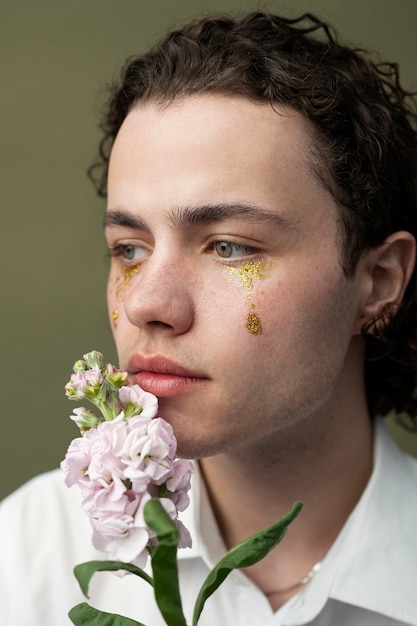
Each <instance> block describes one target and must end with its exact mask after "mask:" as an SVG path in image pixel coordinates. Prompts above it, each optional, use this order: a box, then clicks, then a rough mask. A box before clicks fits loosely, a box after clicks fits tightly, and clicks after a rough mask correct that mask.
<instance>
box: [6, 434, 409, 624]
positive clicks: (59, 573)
mask: <svg viewBox="0 0 417 626" xmlns="http://www.w3.org/2000/svg"><path fill="white" fill-rule="evenodd" d="M374 459H375V462H374V471H373V474H372V477H371V479H370V481H369V483H368V485H367V488H366V489H365V491H364V493H363V495H362V497H361V499H360V501H359V503H358V504H357V506H356V508H355V510H354V511H353V513H352V514H351V516H350V518H349V519H348V521H347V523H346V524H345V526H344V528H343V530H342V532H341V533H340V535H339V537H338V538H337V540H336V542H335V543H334V545H333V547H332V548H331V550H330V551H329V553H328V554H327V556H326V557H325V559H324V561H323V563H322V566H321V569H320V570H319V571H318V573H317V574H316V576H315V577H314V579H313V580H312V581H311V582H310V583H309V584H308V585H307V586H306V587H305V588H304V589H303V590H302V591H301V592H300V593H299V594H298V595H296V596H295V597H293V598H292V599H291V600H290V601H289V602H288V603H287V604H285V605H284V606H283V607H282V608H281V609H280V610H278V611H277V612H276V613H273V611H272V610H271V608H270V605H269V603H268V601H267V600H266V598H265V596H264V595H263V594H262V593H261V592H260V591H259V590H258V589H257V588H256V587H255V586H254V585H253V584H252V583H251V582H250V581H249V580H248V579H247V578H246V577H245V576H244V575H243V574H242V573H241V572H233V573H232V574H231V575H230V576H229V577H228V578H227V579H226V581H225V582H224V583H223V585H222V586H221V587H220V589H219V590H217V591H216V592H215V594H214V595H213V596H212V597H211V598H209V599H208V601H207V603H206V606H205V608H204V610H203V613H202V616H201V618H200V621H199V626H214V625H215V626H261V625H262V626H300V625H302V624H309V625H311V626H394V625H397V626H400V625H404V624H408V625H411V626H417V460H416V459H413V458H411V457H409V456H407V455H406V454H404V453H403V452H401V451H400V450H399V449H398V448H397V446H396V444H395V443H394V442H393V441H392V440H391V439H390V436H389V435H388V433H387V432H386V429H385V427H384V426H383V425H382V423H381V424H380V423H378V425H377V428H376V437H375V454H374ZM191 493H192V503H191V505H190V507H189V509H188V510H187V511H186V512H185V514H184V515H183V520H184V523H185V524H186V526H187V527H188V528H189V530H190V531H191V534H192V537H193V548H191V549H186V550H180V551H179V570H180V581H181V590H182V598H183V604H184V611H185V614H186V616H187V623H188V624H191V615H192V610H193V605H194V600H195V598H196V596H197V593H198V591H199V589H200V586H201V584H202V582H203V580H204V578H205V577H206V575H207V573H208V571H209V568H211V567H212V566H213V565H214V563H215V562H216V561H217V560H218V559H219V558H220V557H221V556H222V555H223V554H224V546H223V543H222V540H221V537H220V535H219V532H218V529H217V526H216V523H215V520H214V517H213V514H212V512H211V510H210V507H209V504H208V501H207V497H206V494H205V491H204V487H203V485H201V484H200V479H199V476H198V473H197V474H196V477H195V481H194V484H193V487H192V492H191ZM301 514H302V513H301ZM324 514H325V512H324ZM284 541H285V538H284ZM278 550H279V547H278ZM97 558H98V559H102V558H103V555H102V554H100V553H97V552H96V551H95V550H94V549H93V548H92V546H91V529H90V526H89V523H88V521H87V518H86V517H85V515H84V514H83V513H82V511H81V509H80V502H79V494H78V490H77V489H76V488H72V489H67V488H66V487H65V485H64V483H63V476H62V474H61V472H60V471H54V472H49V473H48V474H44V475H42V476H39V477H37V478H35V479H33V480H32V481H30V482H29V483H27V484H26V485H24V486H23V487H21V488H20V489H19V490H18V491H16V492H15V493H14V494H12V495H11V496H9V497H8V498H6V500H4V502H3V503H2V504H1V505H0V626H68V625H69V624H71V622H70V620H69V618H68V617H67V612H68V610H69V609H70V608H71V607H72V606H74V605H75V604H77V603H79V602H83V601H85V598H84V597H83V596H82V594H81V591H80V590H79V588H78V583H77V582H76V580H75V578H74V576H73V573H72V568H73V566H74V565H75V564H77V563H81V562H83V561H88V560H92V559H97ZM273 586H274V581H271V587H273ZM276 586H277V587H278V586H279V584H278V581H277V584H276ZM89 602H90V604H92V605H93V606H96V607H97V608H100V609H101V610H104V611H109V612H114V613H119V614H121V615H125V616H127V617H130V618H132V619H136V620H138V621H139V622H142V623H143V624H146V626H165V622H164V621H163V619H162V618H161V616H160V614H159V611H158V609H157V608H156V605H155V602H154V599H153V591H152V588H151V587H150V586H149V585H148V584H147V583H146V582H145V581H142V580H141V579H139V578H137V577H136V576H131V575H127V576H125V577H124V578H119V577H117V576H115V575H114V574H112V573H107V572H100V573H97V574H95V575H94V577H93V580H92V584H91V587H90V599H89Z"/></svg>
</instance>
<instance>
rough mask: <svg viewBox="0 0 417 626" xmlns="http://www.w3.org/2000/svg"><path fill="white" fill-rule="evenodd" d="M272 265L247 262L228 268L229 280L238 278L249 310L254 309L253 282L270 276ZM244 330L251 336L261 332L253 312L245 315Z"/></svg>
mask: <svg viewBox="0 0 417 626" xmlns="http://www.w3.org/2000/svg"><path fill="white" fill-rule="evenodd" d="M273 267H274V264H273V263H271V262H266V261H265V260H261V261H256V262H255V261H249V262H247V263H243V265H241V266H240V267H239V268H236V267H229V268H228V271H229V280H233V278H234V277H237V278H239V282H240V286H241V287H243V288H244V289H245V291H246V295H245V299H246V301H247V302H248V303H249V307H250V308H252V309H253V308H254V307H255V305H254V304H253V303H252V301H251V299H252V291H253V288H254V280H265V278H267V277H268V276H269V275H270V272H271V270H272V269H273ZM246 328H247V329H248V331H249V333H250V334H251V335H261V334H262V332H263V328H262V322H261V320H260V318H259V316H258V315H257V314H256V313H255V312H249V313H248V315H247V321H246Z"/></svg>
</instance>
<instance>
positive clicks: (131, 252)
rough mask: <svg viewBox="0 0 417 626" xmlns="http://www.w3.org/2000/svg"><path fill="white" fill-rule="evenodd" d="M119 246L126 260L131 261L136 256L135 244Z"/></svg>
mask: <svg viewBox="0 0 417 626" xmlns="http://www.w3.org/2000/svg"><path fill="white" fill-rule="evenodd" d="M121 248H122V250H121V252H122V255H123V256H124V258H125V259H127V260H128V261H133V260H134V259H135V258H136V257H137V256H138V254H137V246H132V245H127V246H121Z"/></svg>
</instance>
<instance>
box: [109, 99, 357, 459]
mask: <svg viewBox="0 0 417 626" xmlns="http://www.w3.org/2000/svg"><path fill="white" fill-rule="evenodd" d="M309 146H310V137H309V131H308V126H307V122H306V121H305V120H304V119H303V118H302V117H301V115H299V114H298V113H296V112H294V111H292V110H288V109H282V108H281V109H279V112H278V113H277V112H276V111H274V110H273V109H272V108H271V107H270V106H269V105H267V104H254V103H251V102H250V101H248V100H246V99H244V98H238V97H236V98H233V97H225V96H220V95H203V96H198V97H192V98H191V97H190V98H188V99H185V100H184V101H183V102H175V103H173V104H171V105H170V106H168V107H167V108H163V109H161V108H159V107H158V106H157V105H155V104H152V103H151V104H148V105H146V106H143V107H139V106H138V107H136V108H135V109H133V110H132V111H131V112H130V113H129V115H128V116H127V118H126V120H125V121H124V123H123V125H122V127H121V129H120V131H119V134H118V136H117V138H116V142H115V145H114V147H113V150H112V155H111V161H110V168H109V181H108V182H109V185H108V210H107V217H106V236H107V239H108V242H109V246H110V249H111V251H112V261H111V269H110V276H109V283H108V306H109V315H110V320H111V323H112V326H113V332H114V338H115V342H116V346H117V350H118V354H119V359H120V367H121V368H122V369H127V370H128V371H129V380H130V383H131V384H133V383H138V384H140V385H141V386H142V387H143V388H144V389H145V390H147V391H150V392H152V393H154V394H155V395H157V396H158V397H159V400H160V411H159V414H160V415H161V416H162V417H164V418H165V419H167V420H168V421H169V422H171V423H172V425H173V426H174V429H175V432H176V435H177V438H178V442H179V451H180V453H181V454H183V455H184V456H191V457H201V456H204V455H210V454H215V453H219V452H222V451H227V450H230V449H232V448H233V447H236V446H245V445H249V444H252V443H256V442H259V443H261V442H262V441H268V442H271V441H273V440H274V439H275V438H276V439H277V440H278V439H279V437H280V433H282V431H283V429H286V428H289V427H294V426H297V425H299V424H300V428H302V422H303V421H304V422H305V420H306V419H310V420H316V421H317V420H319V419H321V417H324V416H326V415H327V416H329V415H331V414H333V415H334V414H335V412H336V414H337V411H338V410H340V403H341V402H343V399H344V397H345V396H346V395H347V394H348V393H350V391H351V390H350V388H349V381H350V380H351V378H352V371H351V370H352V369H353V368H356V369H357V363H358V361H357V360H355V359H356V357H354V358H352V357H351V354H352V350H354V348H353V347H352V336H353V335H354V334H355V333H357V332H358V319H357V318H358V309H359V294H360V289H359V282H358V280H359V279H358V278H357V276H356V277H355V278H354V279H352V280H347V279H346V278H345V276H344V274H343V271H342V269H341V266H340V263H339V258H340V250H339V243H338V242H339V240H340V237H339V235H340V232H339V228H338V212H337V207H336V205H335V203H334V201H333V199H332V197H331V196H330V194H329V193H328V192H327V191H326V190H325V189H324V188H323V186H322V185H321V184H320V183H319V181H318V179H317V177H316V176H315V174H314V171H313V168H312V166H311V160H312V156H311V152H310V150H309ZM353 345H354V344H353ZM344 394H345V395H344ZM345 399H346V398H345Z"/></svg>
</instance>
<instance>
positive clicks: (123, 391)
mask: <svg viewBox="0 0 417 626" xmlns="http://www.w3.org/2000/svg"><path fill="white" fill-rule="evenodd" d="M119 400H120V405H121V408H125V407H127V406H129V405H133V406H135V407H140V408H141V411H140V415H141V416H142V417H147V418H152V417H156V416H157V415H158V398H157V397H156V396H154V395H153V394H152V393H148V392H147V391H144V390H143V389H142V388H141V387H139V385H132V386H131V387H120V389H119Z"/></svg>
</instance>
